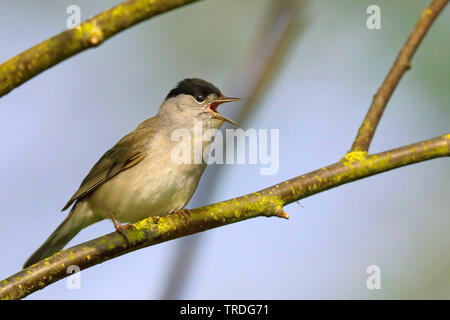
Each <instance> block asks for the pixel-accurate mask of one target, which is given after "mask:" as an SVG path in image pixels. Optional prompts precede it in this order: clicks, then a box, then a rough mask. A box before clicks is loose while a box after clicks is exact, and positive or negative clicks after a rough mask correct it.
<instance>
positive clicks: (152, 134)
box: [23, 78, 240, 268]
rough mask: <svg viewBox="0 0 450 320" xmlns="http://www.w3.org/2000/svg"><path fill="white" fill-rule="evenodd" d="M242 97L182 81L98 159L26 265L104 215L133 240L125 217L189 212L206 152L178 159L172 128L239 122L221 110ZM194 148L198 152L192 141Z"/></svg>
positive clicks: (192, 128) (192, 130)
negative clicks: (198, 157)
mask: <svg viewBox="0 0 450 320" xmlns="http://www.w3.org/2000/svg"><path fill="white" fill-rule="evenodd" d="M238 100H240V99H239V98H228V97H225V96H224V95H223V94H222V93H221V91H220V90H219V89H218V88H217V87H216V86H214V85H213V84H212V83H210V82H208V81H206V80H202V79H199V78H187V79H184V80H182V81H180V82H178V84H177V85H176V86H175V87H174V88H173V89H172V90H170V91H169V93H168V95H167V96H166V98H165V100H164V101H163V103H162V104H161V106H160V107H159V110H158V112H157V114H156V115H155V116H154V117H151V118H149V119H147V120H145V121H143V122H142V123H141V124H139V126H138V127H137V128H136V129H135V130H134V131H132V132H130V133H129V134H127V135H126V136H124V137H123V138H122V139H120V140H119V141H118V142H117V143H116V144H115V145H114V146H113V147H112V148H111V149H109V150H108V151H106V152H105V154H104V155H103V156H102V157H101V158H100V159H99V160H98V162H97V163H96V164H95V165H94V166H93V168H92V169H91V170H90V172H89V173H88V175H87V176H86V177H85V178H84V180H83V181H82V182H81V185H80V187H79V188H78V190H77V191H76V192H75V193H74V195H73V196H72V198H70V200H69V201H68V202H67V204H66V205H65V206H64V208H63V209H62V211H64V210H67V209H68V208H70V207H71V206H72V205H73V206H72V208H71V210H70V212H69V214H68V215H67V217H66V218H65V219H64V220H63V222H62V223H61V224H60V225H59V226H58V227H57V228H56V230H55V231H54V232H53V233H52V234H51V235H50V236H49V237H48V239H47V240H46V241H45V242H44V243H43V244H42V245H41V246H40V247H39V248H38V249H37V250H36V251H35V252H34V253H33V254H32V255H31V256H30V257H29V258H28V259H27V261H26V262H25V264H24V265H23V268H27V267H28V266H31V265H33V264H35V263H36V262H39V261H40V260H43V259H45V258H47V257H50V256H51V255H53V254H55V253H56V252H58V251H59V250H61V249H62V248H64V246H65V245H66V244H67V243H68V242H69V241H70V240H71V239H72V238H73V237H75V236H76V235H77V234H78V233H79V232H80V231H81V230H82V229H84V228H86V227H87V226H90V225H92V224H94V223H96V222H99V221H102V220H104V219H111V220H112V222H113V224H114V227H115V230H116V231H117V232H119V233H120V234H122V235H123V236H124V237H125V238H126V240H128V238H127V236H126V231H127V229H129V228H132V225H122V223H131V224H132V223H135V222H137V221H139V220H142V219H144V218H148V217H160V216H164V215H168V214H170V213H174V212H176V213H178V212H181V213H186V211H184V210H186V209H184V208H185V206H186V204H187V203H188V202H189V200H190V199H191V197H192V195H193V194H194V192H195V190H196V189H197V186H198V183H199V181H200V178H201V176H202V174H203V172H204V170H205V168H206V162H205V159H203V158H202V159H201V161H200V162H198V161H197V162H195V161H190V162H179V161H174V158H173V154H174V153H173V152H172V150H173V149H174V148H175V146H176V145H177V144H179V141H174V139H173V138H172V133H173V132H174V131H175V130H184V132H187V134H189V135H190V137H192V138H194V134H195V125H196V123H197V124H198V123H199V124H200V125H201V128H202V131H206V130H208V129H211V130H218V129H219V128H220V127H221V126H222V124H223V123H224V122H225V121H226V122H230V123H232V124H234V125H238V124H237V123H236V122H234V121H233V120H231V119H229V118H227V117H225V116H224V115H222V114H220V113H219V112H218V111H217V107H218V106H219V105H220V104H222V103H226V102H233V101H238ZM212 141H213V139H211V140H210V141H207V140H205V141H202V144H201V147H202V148H203V149H205V148H207V147H208V146H209V145H210V143H211V142H212ZM189 152H191V155H192V154H193V153H194V145H193V144H191V146H190V149H189ZM175 154H176V153H175ZM191 159H192V157H191ZM128 243H129V241H128Z"/></svg>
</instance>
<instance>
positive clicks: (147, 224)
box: [0, 134, 450, 299]
mask: <svg viewBox="0 0 450 320" xmlns="http://www.w3.org/2000/svg"><path fill="white" fill-rule="evenodd" d="M357 155H359V153H349V154H348V155H347V156H346V157H345V158H343V159H341V161H339V162H337V163H334V164H332V165H329V166H326V167H323V168H321V169H318V170H315V171H313V172H310V173H307V174H304V175H301V176H298V177H296V178H293V179H290V180H287V181H284V182H282V183H279V184H277V185H274V186H271V187H269V188H266V189H264V190H261V191H258V192H254V193H251V194H248V195H245V196H241V197H239V198H234V199H230V200H227V201H223V202H219V203H215V204H212V205H209V206H206V207H202V208H197V209H193V210H190V212H191V214H190V217H189V218H188V219H186V218H185V217H181V216H180V215H177V214H171V215H168V216H165V217H161V218H160V219H158V220H156V219H154V218H152V217H150V218H147V219H144V220H142V221H139V222H137V223H136V224H135V225H134V226H135V227H136V230H132V231H129V232H128V238H129V240H130V242H131V244H130V245H129V246H128V245H127V243H126V242H125V240H124V237H123V236H122V235H120V234H118V233H116V232H113V233H110V234H107V235H104V236H102V237H100V238H97V239H94V240H91V241H87V242H84V243H82V244H79V245H77V246H75V247H72V248H69V249H66V250H62V251H60V252H58V253H56V254H55V255H53V256H51V257H49V258H46V259H44V260H42V261H40V262H38V263H36V264H34V265H32V266H30V267H28V268H26V269H24V270H22V271H20V272H18V273H16V274H15V275H13V276H11V277H9V278H7V279H5V280H3V281H1V282H0V299H20V298H23V297H25V296H27V295H29V294H31V293H33V292H35V291H37V290H40V289H42V288H44V287H46V286H48V285H49V284H51V283H53V282H55V281H58V280H59V279H62V278H64V277H67V276H68V274H67V268H68V267H69V266H71V265H77V266H78V267H79V268H80V269H81V270H84V269H87V268H89V267H92V266H94V265H97V264H99V263H102V262H104V261H106V260H109V259H112V258H115V257H118V256H120V255H123V254H126V253H128V252H131V251H134V250H137V249H141V248H144V247H148V246H151V245H155V244H158V243H161V242H165V241H169V240H173V239H176V238H179V237H183V236H187V235H190V234H194V233H197V232H201V231H205V230H209V229H213V228H217V227H220V226H224V225H227V224H230V223H234V222H239V221H243V220H247V219H251V218H255V217H259V216H268V217H270V216H277V217H281V218H288V215H287V213H285V212H284V211H283V207H284V206H285V205H287V204H289V203H292V202H294V201H298V200H300V199H303V198H306V197H308V196H311V195H313V194H316V193H319V192H323V191H325V190H328V189H331V188H335V187H337V186H340V185H342V184H345V183H348V182H352V181H355V180H358V179H362V178H365V177H369V176H372V175H375V174H378V173H381V172H385V171H388V170H392V169H395V168H399V167H402V166H405V165H409V164H413V163H417V162H420V161H425V160H429V159H434V158H438V157H446V156H450V134H445V135H443V136H440V137H436V138H433V139H429V140H426V141H423V142H418V143H415V144H412V145H408V146H404V147H401V148H397V149H393V150H389V151H386V152H382V153H378V154H375V155H369V156H361V157H359V156H357Z"/></svg>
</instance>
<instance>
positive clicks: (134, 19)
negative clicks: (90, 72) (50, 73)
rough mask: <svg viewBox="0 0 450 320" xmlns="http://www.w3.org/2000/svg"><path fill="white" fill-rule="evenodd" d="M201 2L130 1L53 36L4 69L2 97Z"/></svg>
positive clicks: (0, 81) (0, 77) (1, 68)
mask: <svg viewBox="0 0 450 320" xmlns="http://www.w3.org/2000/svg"><path fill="white" fill-rule="evenodd" d="M195 1H199V0H153V1H148V0H129V1H125V2H123V3H121V4H119V5H117V6H115V7H113V8H111V9H109V10H106V11H104V12H102V13H100V14H98V15H97V16H95V17H93V18H91V19H89V20H86V21H85V22H83V23H81V24H80V26H79V28H74V29H69V30H66V31H64V32H61V33H59V34H57V35H56V36H53V37H51V38H49V39H47V40H45V41H43V42H41V43H39V44H37V45H35V46H34V47H31V48H30V49H28V50H26V51H24V52H22V53H20V54H19V55H17V56H15V57H13V58H11V59H9V60H8V61H5V62H4V63H2V64H1V65H0V97H2V96H4V95H5V94H7V93H8V92H10V91H11V90H13V89H14V88H17V87H18V86H20V85H21V84H23V83H24V82H26V81H28V80H30V79H31V78H33V77H34V76H36V75H38V74H39V73H41V72H42V71H44V70H47V69H48V68H51V67H53V66H54V65H56V64H58V63H59V62H61V61H63V60H66V59H68V58H70V57H72V56H73V55H75V54H77V53H80V52H81V51H83V50H86V49H89V48H92V47H96V46H98V45H100V44H101V43H103V42H104V41H105V40H107V39H109V38H111V37H112V36H114V35H116V34H117V33H119V32H121V31H123V30H125V29H128V28H130V27H132V26H134V25H136V24H137V23H139V22H142V21H144V20H147V19H150V18H152V17H154V16H157V15H160V14H162V13H164V12H167V11H169V10H172V9H176V8H178V7H181V6H183V5H187V4H189V3H192V2H195Z"/></svg>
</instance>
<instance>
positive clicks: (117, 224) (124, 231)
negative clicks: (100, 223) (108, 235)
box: [109, 212, 136, 246]
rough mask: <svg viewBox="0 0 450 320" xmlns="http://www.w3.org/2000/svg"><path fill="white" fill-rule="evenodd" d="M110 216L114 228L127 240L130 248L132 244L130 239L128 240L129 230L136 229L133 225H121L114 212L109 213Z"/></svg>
mask: <svg viewBox="0 0 450 320" xmlns="http://www.w3.org/2000/svg"><path fill="white" fill-rule="evenodd" d="M109 216H110V217H111V220H112V222H113V224H114V228H115V229H116V231H117V232H118V233H119V234H121V235H122V236H123V237H124V238H125V240H126V242H127V244H128V245H129V246H130V245H131V242H130V239H129V238H128V235H127V230H135V229H136V228H135V227H134V226H133V225H132V224H124V225H122V224H120V222H119V221H117V220H116V218H115V217H114V215H113V213H112V212H109Z"/></svg>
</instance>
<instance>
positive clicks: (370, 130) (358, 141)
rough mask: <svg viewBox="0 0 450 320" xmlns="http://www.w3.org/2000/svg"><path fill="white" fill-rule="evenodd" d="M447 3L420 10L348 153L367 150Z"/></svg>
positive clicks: (437, 0) (439, 0) (438, 2)
mask: <svg viewBox="0 0 450 320" xmlns="http://www.w3.org/2000/svg"><path fill="white" fill-rule="evenodd" d="M447 3H448V0H434V1H433V2H432V3H431V4H430V6H429V7H427V8H425V9H423V10H422V13H421V14H420V17H419V20H418V21H417V23H416V25H415V27H414V29H413V31H412V32H411V34H410V35H409V37H408V39H407V40H406V42H405V44H404V45H403V48H402V49H401V50H400V53H399V54H398V56H397V59H396V60H395V61H394V64H393V65H392V67H391V70H390V71H389V73H388V74H387V76H386V78H385V79H384V81H383V83H382V85H381V87H380V88H379V89H378V91H377V93H376V94H375V96H374V97H373V101H372V104H371V105H370V108H369V111H368V112H367V115H366V117H365V118H364V121H363V123H362V124H361V127H360V128H359V131H358V134H357V136H356V138H355V141H354V142H353V145H352V148H351V149H350V152H353V151H368V150H369V146H370V143H371V141H372V138H373V135H374V134H375V130H376V128H377V126H378V123H379V121H380V119H381V116H382V115H383V111H384V109H385V108H386V105H387V103H388V101H389V98H390V97H391V95H392V93H393V92H394V90H395V88H396V87H397V85H398V83H399V82H400V80H401V78H402V76H403V74H404V73H405V72H406V71H407V70H409V69H410V68H411V59H412V57H413V55H414V53H415V52H416V50H417V48H418V47H419V45H420V43H421V42H422V39H423V38H424V37H425V35H426V34H427V32H428V30H429V29H430V27H431V25H432V23H433V21H434V20H435V19H436V18H437V16H438V15H439V13H441V11H442V9H444V7H445V5H446V4H447Z"/></svg>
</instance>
